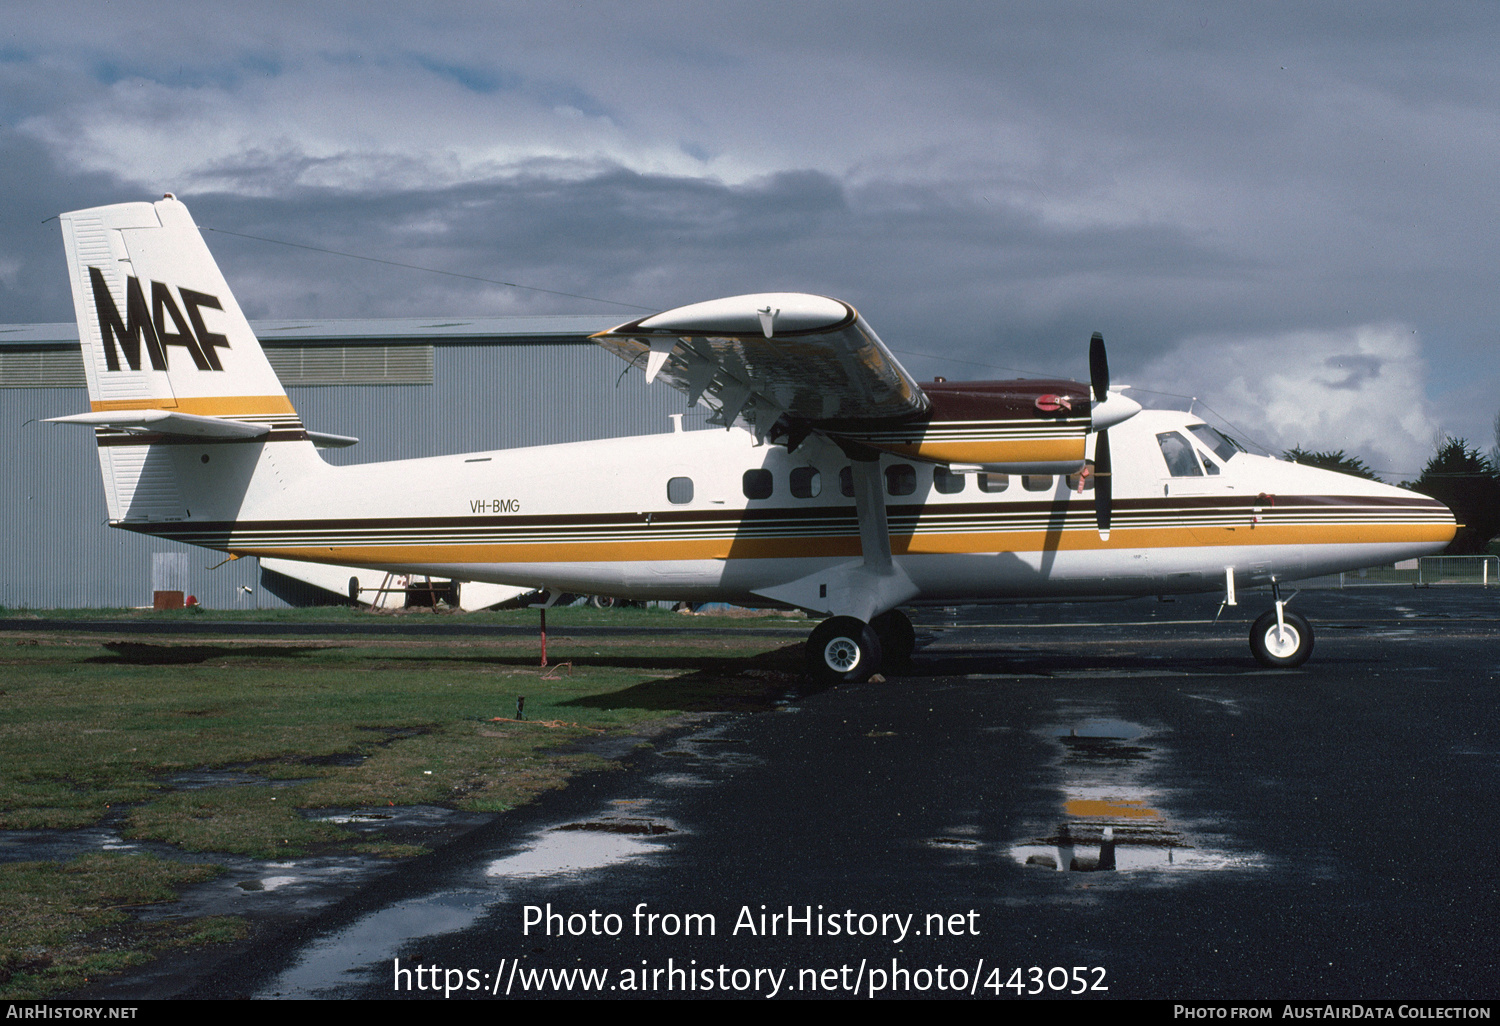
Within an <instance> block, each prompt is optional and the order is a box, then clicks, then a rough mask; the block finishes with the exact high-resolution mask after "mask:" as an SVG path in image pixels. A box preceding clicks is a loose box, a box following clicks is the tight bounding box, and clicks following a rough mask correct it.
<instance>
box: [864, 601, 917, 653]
mask: <svg viewBox="0 0 1500 1026" xmlns="http://www.w3.org/2000/svg"><path fill="white" fill-rule="evenodd" d="M870 626H871V627H873V628H874V629H875V636H876V637H877V638H879V639H880V650H881V652H882V653H884V655H885V661H886V663H887V664H888V665H890V666H905V665H906V664H907V663H909V662H911V654H912V652H914V651H916V648H917V631H916V628H914V627H912V625H911V620H909V619H907V616H906V614H905V613H903V612H901V610H899V609H891V610H887V611H886V612H884V613H881V614H880V615H879V616H877V617H876V618H875V619H873V620H871V621H870Z"/></svg>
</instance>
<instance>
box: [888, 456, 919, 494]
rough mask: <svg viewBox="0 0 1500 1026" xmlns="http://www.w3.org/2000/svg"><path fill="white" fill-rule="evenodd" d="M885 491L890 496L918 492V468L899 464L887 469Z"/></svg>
mask: <svg viewBox="0 0 1500 1026" xmlns="http://www.w3.org/2000/svg"><path fill="white" fill-rule="evenodd" d="M885 490H886V494H888V495H910V494H911V493H912V492H915V491H916V490H917V468H916V467H913V466H912V465H911V464H910V463H897V464H896V465H895V466H893V467H886V468H885Z"/></svg>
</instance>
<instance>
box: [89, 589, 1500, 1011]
mask: <svg viewBox="0 0 1500 1026" xmlns="http://www.w3.org/2000/svg"><path fill="white" fill-rule="evenodd" d="M1267 605H1268V598H1267V597H1266V596H1264V595H1263V594H1254V593H1250V594H1243V593H1242V595H1241V605H1240V607H1239V608H1238V609H1232V610H1228V611H1226V614H1225V618H1224V620H1223V621H1221V622H1220V623H1219V624H1217V625H1215V624H1213V623H1211V622H1209V621H1210V620H1211V618H1212V616H1213V614H1214V611H1215V609H1216V608H1217V601H1216V600H1212V601H1211V600H1208V599H1194V600H1180V601H1177V602H1157V601H1156V600H1149V601H1139V602H1131V603H1124V604H1110V605H1103V604H1100V605H1089V604H1068V605H1053V606H1046V605H1037V606H1026V607H1013V608H1009V609H1004V608H1002V609H980V610H974V609H963V610H951V611H945V610H936V609H934V610H926V611H924V612H922V613H921V614H920V622H919V631H918V633H919V647H918V652H917V655H916V658H915V661H914V666H913V668H911V669H910V670H909V671H904V672H900V673H892V674H891V675H890V676H889V678H888V679H887V680H886V681H884V682H878V683H870V684H864V685H858V686H840V687H837V688H832V689H828V690H823V691H816V692H811V693H804V694H790V695H789V696H788V698H787V701H786V703H785V704H784V705H782V706H780V707H779V710H778V711H776V712H770V713H761V714H747V715H733V716H730V715H725V716H718V717H713V718H711V719H709V720H707V721H705V722H703V723H702V724H701V725H699V726H697V727H695V728H693V729H690V730H686V731H684V732H682V733H680V734H678V735H675V736H673V737H670V738H666V739H659V740H658V741H657V742H655V743H654V744H653V745H651V746H649V747H642V748H640V749H638V750H637V751H636V753H635V754H634V755H632V756H631V757H630V758H629V759H628V760H627V764H626V766H627V768H626V769H624V770H622V771H616V772H610V773H602V774H596V775H593V776H591V777H586V778H583V779H581V780H580V781H577V782H575V784H574V785H573V786H571V787H569V788H568V789H566V790H565V791H562V792H559V793H557V794H555V795H553V796H550V797H548V798H546V799H544V800H543V801H541V802H539V803H538V804H536V805H534V806H531V807H528V808H527V809H524V810H520V811H518V812H516V813H512V814H509V815H507V816H505V817H503V818H501V819H500V820H498V821H497V822H495V823H494V824H492V825H490V826H487V827H482V828H480V829H479V830H477V831H475V832H473V833H470V834H468V835H467V836H466V837H464V838H463V839H461V840H459V841H457V842H455V843H454V844H453V845H450V846H449V847H447V848H445V849H444V850H442V851H441V852H440V853H438V854H437V855H435V856H433V857H430V858H427V859H424V860H421V861H419V862H417V863H414V864H409V865H407V866H406V867H404V868H403V870H402V871H401V872H400V873H399V874H397V875H395V876H393V877H388V878H385V879H383V880H381V881H378V882H376V883H374V884H372V885H371V886H369V887H366V888H364V889H363V890H361V891H360V892H358V893H357V894H355V895H354V896H352V897H351V898H348V899H346V900H344V901H343V902H341V903H339V904H337V905H335V906H333V907H331V908H329V909H327V910H325V911H324V912H322V913H321V914H319V915H317V916H315V917H313V918H311V919H309V920H305V921H303V922H302V923H300V924H299V925H297V926H295V927H294V928H292V929H290V930H289V931H287V932H284V933H281V934H279V935H273V936H270V937H268V938H267V939H266V940H265V941H264V942H263V943H261V944H259V945H258V946H257V947H255V948H254V949H253V950H251V951H249V952H248V953H245V954H243V955H240V956H238V957H236V958H234V959H232V960H231V961H230V963H229V964H226V965H220V966H218V967H217V968H216V970H215V971H214V972H213V973H212V975H211V976H209V977H205V978H204V979H202V980H201V981H200V982H199V983H198V984H197V985H196V986H195V987H193V988H191V989H189V991H188V992H187V994H186V995H185V996H195V997H248V996H254V997H317V998H348V997H359V998H392V997H399V998H419V999H432V998H434V997H436V998H438V999H440V1000H441V999H445V998H446V999H451V1000H457V999H460V998H485V999H496V998H507V997H508V998H509V999H512V1000H515V999H519V998H523V997H571V998H582V997H604V998H622V997H631V996H648V997H653V998H660V997H680V996H688V997H723V996H741V997H755V998H767V997H772V996H775V997H778V998H786V997H800V998H805V997H812V996H824V997H838V998H851V997H860V998H865V997H871V996H875V997H880V996H898V997H958V996H963V997H972V998H974V999H981V998H983V999H1002V1000H1015V999H1035V998H1041V997H1066V998H1069V999H1087V998H1090V997H1108V998H1116V999H1119V998H1156V999H1168V1000H1174V1001H1179V1000H1187V999H1192V998H1276V999H1293V998H1306V999H1324V998H1328V999H1376V998H1393V999H1418V998H1449V999H1455V998H1464V999H1479V998H1495V997H1497V996H1500V956H1497V952H1496V940H1497V934H1500V927H1497V922H1500V900H1497V884H1496V874H1497V861H1500V859H1497V851H1496V848H1497V843H1500V828H1497V825H1496V819H1495V814H1494V810H1493V808H1492V806H1491V804H1490V803H1491V802H1492V801H1493V800H1494V798H1495V796H1496V794H1497V792H1500V703H1497V701H1496V699H1497V697H1500V589H1497V588H1491V589H1489V590H1487V591H1486V590H1484V589H1480V588H1475V587H1454V588H1446V589H1444V588H1429V589H1413V588H1394V587H1382V588H1363V589H1348V590H1343V591H1337V590H1328V591H1306V592H1303V593H1301V594H1300V595H1298V596H1297V598H1296V599H1294V600H1293V602H1292V608H1293V609H1294V610H1297V611H1299V612H1301V613H1302V614H1303V615H1304V616H1306V617H1308V618H1309V619H1310V620H1311V621H1312V623H1313V626H1314V629H1315V630H1316V631H1317V644H1316V649H1315V651H1314V652H1313V655H1312V659H1311V660H1310V661H1309V662H1308V663H1307V664H1306V665H1305V666H1303V667H1302V668H1300V669H1297V670H1290V671H1270V670H1265V669H1262V668H1261V667H1259V666H1258V665H1257V664H1256V663H1255V662H1254V661H1253V660H1252V659H1251V657H1250V653H1249V646H1248V644H1247V642H1246V634H1247V632H1248V628H1249V622H1250V620H1252V619H1253V618H1254V617H1255V615H1257V614H1258V613H1260V612H1261V611H1263V610H1264V609H1265V608H1266V607H1267ZM1106 826H1108V827H1109V828H1110V830H1111V832H1112V834H1113V836H1114V840H1115V844H1114V849H1113V860H1114V864H1115V867H1116V868H1114V869H1113V870H1111V869H1108V868H1096V867H1097V866H1098V864H1099V863H1100V862H1101V861H1102V862H1104V863H1106V864H1107V863H1108V862H1109V852H1108V851H1104V850H1101V844H1100V841H1101V838H1102V836H1103V830H1104V827H1106ZM1028 860H1030V862H1028ZM1070 867H1072V868H1070ZM653 916H654V917H655V918H652V917H653ZM778 917H779V918H778ZM115 995H116V996H119V995H120V992H119V991H118V990H116V991H115Z"/></svg>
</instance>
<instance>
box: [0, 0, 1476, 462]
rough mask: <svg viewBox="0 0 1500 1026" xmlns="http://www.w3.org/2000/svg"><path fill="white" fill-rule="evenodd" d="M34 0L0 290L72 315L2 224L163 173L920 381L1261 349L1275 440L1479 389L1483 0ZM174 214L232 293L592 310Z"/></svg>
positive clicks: (295, 232)
mask: <svg viewBox="0 0 1500 1026" xmlns="http://www.w3.org/2000/svg"><path fill="white" fill-rule="evenodd" d="M51 10H53V8H49V12H50V11H51ZM56 10H57V11H58V12H59V13H57V14H56V15H55V16H49V17H48V18H46V19H44V18H41V17H37V18H35V19H31V21H30V23H29V24H28V23H26V20H25V19H21V20H18V22H17V25H16V29H15V31H14V32H13V33H12V35H11V38H10V39H9V41H8V44H7V48H6V49H5V50H4V51H3V52H0V112H3V114H4V120H3V122H0V154H3V155H4V156H6V157H7V161H6V164H5V167H4V169H3V171H0V175H3V179H0V180H3V182H4V185H5V187H6V189H7V194H8V197H14V199H15V202H13V203H11V204H8V205H7V208H6V210H5V211H4V213H3V214H0V217H4V218H5V219H6V220H5V221H4V224H5V226H6V227H7V229H10V230H8V231H7V234H6V237H5V238H3V239H0V300H3V302H4V304H5V305H4V311H5V312H4V314H3V315H0V317H3V319H8V320H26V319H34V318H48V319H50V318H57V319H62V318H66V317H67V316H69V315H70V309H69V306H70V304H69V303H68V301H67V298H66V295H65V291H64V289H63V287H62V282H61V273H60V271H54V269H57V268H60V264H61V261H60V258H59V257H58V255H57V254H58V250H59V244H58V242H57V238H56V231H55V226H49V227H48V228H47V229H45V230H43V231H40V232H38V231H37V230H36V226H35V225H34V224H31V222H30V220H29V219H33V218H34V219H35V220H40V219H41V218H44V217H47V216H50V215H51V214H54V213H56V212H57V211H58V210H62V209H76V208H78V207H81V206H85V205H89V204H92V203H97V202H104V201H114V200H119V199H147V198H152V196H153V195H155V194H159V193H160V192H161V191H163V190H165V189H172V190H173V191H175V192H177V193H179V194H180V195H182V196H183V198H184V199H186V200H187V201H188V202H189V204H190V206H191V207H192V209H193V211H194V214H195V215H196V216H197V217H198V219H199V221H200V222H201V223H203V224H206V225H210V226H214V227H220V228H223V229H225V230H226V231H237V232H242V233H246V234H254V235H263V236H266V237H271V238H279V239H286V240H288V241H294V242H298V243H301V244H304V245H311V246H318V247H321V248H325V249H338V250H345V251H348V252H353V253H360V254H365V255H369V256H376V257H382V258H385V259H392V260H398V261H401V262H404V263H412V264H421V265H424V266H432V267H438V268H442V269H446V270H451V271H455V272H459V273H464V274H471V275H477V276H481V277H492V278H497V279H503V280H507V281H519V282H525V283H527V284H534V285H537V286H539V287H541V288H545V289H552V290H556V291H563V292H572V293H577V294H581V295H589V296H598V297H602V298H608V299H614V300H617V301H621V302H625V303H631V304H637V305H641V306H648V307H653V308H655V307H663V306H668V305H672V304H675V303H681V302H691V301H695V300H699V299H704V298H708V297H712V296H716V295H724V294H731V293H737V292H745V291H752V290H758V289H792V290H807V291H815V292H824V293H829V294H833V295H837V296H839V297H840V298H844V299H847V300H849V301H850V302H853V303H855V304H856V305H857V306H859V307H860V308H861V310H862V311H863V312H864V313H865V314H866V315H867V316H868V317H869V319H870V320H871V323H872V324H874V325H875V327H876V329H877V330H878V331H880V332H881V334H882V336H883V337H885V338H886V340H887V341H888V342H889V343H890V344H891V345H893V346H895V347H896V348H898V349H900V350H903V351H904V352H908V353H910V352H930V353H934V354H939V355H941V356H944V357H946V358H948V359H949V360H951V361H954V362H952V363H941V362H938V361H936V360H926V359H925V358H922V357H910V360H911V363H912V365H913V367H912V369H913V370H915V371H916V372H918V373H919V374H931V373H934V372H937V373H945V374H950V375H953V374H964V373H970V372H972V373H975V374H985V373H994V372H997V371H998V369H1000V368H1022V369H1024V370H1028V371H1034V372H1037V373H1056V372H1065V373H1072V374H1081V373H1083V355H1082V354H1083V350H1084V347H1085V344H1086V339H1087V337H1088V333H1089V332H1090V331H1092V330H1102V331H1104V332H1105V333H1106V336H1107V337H1108V338H1109V339H1110V343H1111V347H1112V359H1113V360H1114V362H1115V364H1116V365H1117V367H1118V373H1119V375H1121V376H1123V377H1129V376H1131V375H1133V374H1135V373H1137V372H1146V371H1149V373H1150V374H1151V375H1152V376H1153V378H1155V379H1158V380H1156V381H1155V383H1156V384H1158V385H1160V387H1162V388H1164V389H1165V390H1168V391H1188V390H1192V391H1193V392H1195V393H1198V394H1213V393H1214V392H1215V391H1216V390H1218V389H1220V388H1222V387H1224V386H1225V382H1226V380H1227V378H1228V377H1232V376H1234V375H1235V374H1237V373H1238V372H1237V370H1236V368H1237V367H1238V366H1239V364H1238V363H1237V362H1236V361H1249V362H1250V363H1251V364H1252V365H1253V364H1256V363H1258V362H1263V361H1259V360H1258V358H1257V356H1256V354H1257V353H1258V352H1274V353H1276V354H1277V365H1276V367H1275V368H1274V370H1275V372H1276V374H1278V375H1280V377H1278V378H1277V379H1276V380H1277V381H1278V382H1279V384H1278V385H1277V389H1279V393H1278V394H1287V393H1290V392H1293V391H1296V392H1298V395H1299V403H1298V404H1297V405H1298V409H1300V410H1307V409H1316V410H1318V411H1319V417H1321V418H1322V419H1321V421H1320V426H1319V427H1318V430H1319V431H1322V432H1324V433H1323V435H1322V436H1320V438H1312V437H1306V436H1302V437H1298V438H1296V439H1294V440H1295V441H1297V442H1301V443H1306V444H1314V445H1325V446H1328V447H1334V448H1337V447H1340V445H1339V443H1338V436H1337V431H1339V430H1340V429H1341V428H1340V425H1341V424H1353V423H1355V422H1356V421H1358V420H1359V419H1360V418H1362V417H1363V418H1366V419H1368V416H1367V414H1366V412H1365V410H1364V406H1365V405H1366V404H1367V403H1368V402H1374V401H1378V402H1379V403H1381V404H1382V405H1383V408H1385V409H1388V410H1389V411H1391V412H1390V417H1391V418H1392V420H1391V423H1390V424H1388V425H1386V427H1387V428H1388V429H1389V430H1390V431H1394V432H1397V433H1399V434H1400V435H1401V436H1402V437H1403V438H1405V439H1406V440H1407V442H1408V444H1407V450H1408V451H1413V447H1414V446H1418V445H1422V446H1425V445H1427V444H1428V443H1427V441H1425V440H1423V439H1424V438H1425V436H1428V435H1430V433H1431V432H1430V428H1431V425H1432V416H1435V414H1431V413H1430V411H1432V410H1443V411H1445V415H1447V414H1449V413H1452V414H1454V415H1460V414H1461V415H1463V416H1467V415H1468V414H1469V412H1473V411H1477V413H1475V417H1477V418H1479V419H1476V420H1474V423H1473V424H1469V423H1468V422H1462V423H1455V424H1446V423H1445V425H1444V426H1445V427H1447V428H1448V429H1449V430H1453V431H1455V433H1459V434H1470V435H1479V434H1487V433H1488V431H1489V420H1490V418H1491V416H1492V413H1493V407H1494V405H1495V399H1494V396H1495V394H1496V393H1497V392H1500V371H1497V370H1496V363H1497V361H1495V360H1494V359H1493V354H1492V352H1491V351H1490V346H1491V342H1490V335H1491V332H1492V330H1493V328H1492V325H1493V324H1494V323H1495V320H1496V311H1495V300H1494V293H1495V288H1494V283H1493V268H1494V267H1495V266H1497V264H1500V236H1497V235H1496V233H1495V232H1494V231H1493V230H1492V227H1491V226H1490V224H1489V222H1490V220H1492V218H1491V217H1490V216H1489V211H1490V210H1491V209H1492V208H1493V197H1492V193H1493V191H1494V185H1493V179H1494V168H1495V166H1496V164H1497V160H1500V66H1497V65H1496V63H1495V62H1494V60H1493V58H1492V54H1493V52H1494V50H1495V49H1496V45H1497V43H1500V13H1496V11H1495V9H1494V8H1492V7H1489V6H1485V5H1437V4H1422V5H1416V4H1407V3H1368V4H1361V5H1359V6H1358V7H1357V8H1351V7H1346V6H1340V5H1327V4H1316V3H1314V4H1282V5H1274V6H1268V5H1243V4H1212V3H1154V4H1133V5H1129V6H1125V5H1107V4H1054V5H1046V6H1042V5H1022V4H995V3H986V4H978V3H975V4H967V3H948V4H943V5H940V6H931V5H922V6H918V5H912V4H901V3H889V4H880V3H861V4H839V3H820V4H765V3H756V4H735V3H723V4H712V5H709V4H673V3H659V4H653V3H632V4H629V5H625V4H619V5H615V4H594V5H589V6H587V7H584V8H577V9H575V8H563V7H559V6H558V5H538V6H535V7H530V6H526V5H506V6H504V7H500V6H496V5H490V4H464V3H450V4H438V5H428V6H426V7H423V8H421V9H413V8H410V7H409V5H399V4H382V3H372V4H367V5H360V6H358V7H356V6H353V5H347V6H346V5H342V4H333V3H331V4H321V5H317V6H315V7H309V8H288V9H287V10H286V11H285V12H283V14H282V15H281V16H280V17H278V18H275V19H269V18H262V17H254V16H251V15H247V14H244V13H241V12H239V10H238V9H237V8H233V7H230V6H227V5H223V6H221V5H214V4H206V5H205V4H197V5H190V6H189V5H183V6H180V7H179V6H174V5H172V4H170V3H157V4H152V5H136V4H129V3H116V4H111V5H108V6H105V7H101V6H98V5H84V6H79V7H76V8H73V9H72V10H71V11H69V9H68V8H67V5H66V4H63V5H61V6H60V7H58V8H56ZM84 25H86V26H87V29H86V30H85V29H82V28H80V26H84ZM38 208H40V209H38ZM36 215H39V216H36ZM209 240H210V244H211V246H212V247H213V248H214V250H215V252H216V253H217V254H218V255H219V257H220V259H221V262H222V263H223V264H224V265H225V270H226V272H227V273H228V275H229V278H230V281H231V283H233V284H234V286H235V288H236V292H237V294H239V295H240V298H241V301H242V302H243V303H244V305H245V306H246V308H247V309H249V310H251V311H252V313H255V314H259V315H271V314H277V315H288V316H309V317H312V316H343V315H379V314H427V313H432V314H463V313H484V312H503V311H509V310H535V311H541V310H580V309H591V308H592V309H599V310H608V309H610V308H609V307H607V306H597V307H591V306H590V305H589V304H582V303H581V302H580V301H576V300H563V299H559V298H558V297H549V296H546V295H544V294H540V293H526V292H520V291H517V290H513V289H506V288H502V287H500V286H489V285H483V284H480V283H475V282H467V281H460V280H458V279H452V278H444V277H440V276H435V275H422V274H419V273H417V272H411V271H401V270H397V269H395V268H390V267H382V266H379V265H374V264H369V263H365V262H359V261H351V260H347V259H343V258H337V257H331V256H327V255H322V254H315V253H310V252H307V251H303V250H294V249H289V248H286V247H278V246H272V245H269V244H266V243H261V242H253V241H250V240H245V239H239V238H235V237H233V236H229V235H225V234H222V233H220V234H211V235H210V236H209ZM54 273H55V274H56V278H55V279H54V278H53V275H54ZM49 281H51V282H52V284H47V283H48V282H49ZM622 309H623V308H622ZM624 312H626V313H628V312H629V311H628V310H626V311H624ZM1341 356H1347V357H1349V358H1350V359H1352V360H1353V362H1351V363H1348V364H1347V365H1346V366H1344V367H1343V368H1342V369H1340V368H1339V367H1338V366H1337V359H1338V358H1340V357H1341ZM1231 357H1232V359H1231ZM1372 360H1373V361H1376V362H1375V363H1370V362H1368V361H1372ZM958 361H968V362H966V363H960V362H958ZM1330 361H1333V362H1330ZM1362 361H1363V362H1362ZM987 366H988V367H994V368H996V369H997V371H989V370H986V367H987ZM1208 368H1212V369H1213V370H1212V373H1209V372H1208V370H1207V369H1208ZM1262 369H1263V370H1266V371H1269V370H1271V368H1262ZM1377 371H1378V373H1377ZM1304 386H1306V387H1307V388H1309V389H1312V390H1313V392H1312V393H1309V394H1306V395H1303V394H1302V393H1301V392H1300V391H1299V390H1300V389H1302V388H1303V387H1304ZM1200 390H1202V391H1201V392H1200ZM1240 393H1241V394H1242V395H1243V396H1244V397H1245V398H1244V403H1243V405H1244V408H1245V410H1246V411H1248V412H1247V415H1251V414H1254V411H1255V410H1257V409H1262V410H1263V409H1264V408H1266V406H1267V403H1268V402H1270V401H1273V400H1274V399H1275V394H1271V393H1267V392H1265V391H1264V389H1261V388H1259V387H1257V386H1256V384H1255V382H1253V381H1246V382H1244V384H1243V387H1242V388H1241V389H1240ZM1403 396H1406V397H1409V398H1408V400H1407V403H1408V407H1409V408H1408V409H1407V410H1406V411H1405V412H1406V414H1408V415H1406V416H1404V418H1397V414H1398V413H1401V412H1402V411H1401V410H1400V409H1399V407H1400V405H1401V403H1402V397H1403ZM1429 402H1430V406H1429V405H1428V403H1429ZM1266 416H1267V417H1269V414H1267V415H1266ZM1278 416H1279V419H1276V418H1270V419H1267V420H1266V421H1265V423H1266V425H1267V426H1268V427H1271V426H1275V425H1281V426H1282V427H1284V428H1285V430H1287V431H1291V430H1293V429H1294V428H1295V427H1296V426H1297V425H1296V418H1297V417H1298V416H1305V414H1302V413H1299V412H1297V410H1292V411H1290V412H1287V413H1286V414H1285V415H1278ZM1471 419H1473V418H1471ZM1398 420H1399V422H1398ZM1358 427H1359V431H1360V432H1365V431H1366V430H1367V429H1371V427H1372V426H1371V425H1370V424H1369V423H1364V422H1360V423H1359V425H1358ZM1375 427H1380V425H1378V424H1377V425H1375ZM1361 437H1364V435H1361ZM1393 451H1394V450H1393ZM1393 458H1394V457H1393Z"/></svg>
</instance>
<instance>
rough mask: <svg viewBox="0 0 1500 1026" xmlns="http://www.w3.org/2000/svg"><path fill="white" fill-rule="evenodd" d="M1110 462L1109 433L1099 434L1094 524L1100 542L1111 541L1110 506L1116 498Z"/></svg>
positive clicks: (1096, 449)
mask: <svg viewBox="0 0 1500 1026" xmlns="http://www.w3.org/2000/svg"><path fill="white" fill-rule="evenodd" d="M1111 471H1112V468H1111V467H1110V460H1109V432H1108V431H1101V432H1099V434H1098V436H1097V438H1096V439H1095V442H1094V522H1095V523H1096V524H1097V525H1098V526H1099V540H1100V541H1109V515H1110V506H1111V504H1112V500H1113V498H1114V480H1115V478H1114V474H1113V473H1112V472H1111Z"/></svg>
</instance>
